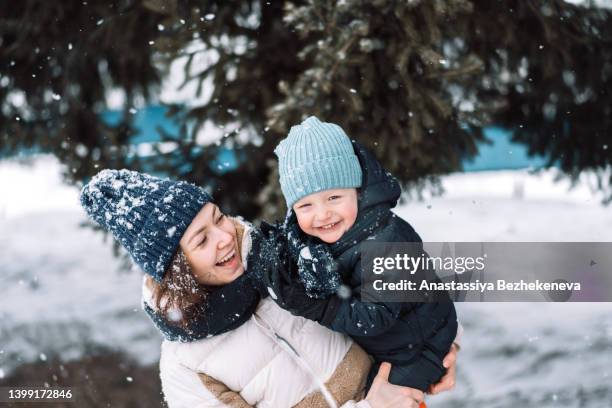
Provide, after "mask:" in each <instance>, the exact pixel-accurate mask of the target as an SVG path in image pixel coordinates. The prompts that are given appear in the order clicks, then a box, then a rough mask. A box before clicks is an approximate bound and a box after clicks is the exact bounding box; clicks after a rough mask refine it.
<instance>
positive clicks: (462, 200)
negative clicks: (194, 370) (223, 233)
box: [0, 156, 612, 407]
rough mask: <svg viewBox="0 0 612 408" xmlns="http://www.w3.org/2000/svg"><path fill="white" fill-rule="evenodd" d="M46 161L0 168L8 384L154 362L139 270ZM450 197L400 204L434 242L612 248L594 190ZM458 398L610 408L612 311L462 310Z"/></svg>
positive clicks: (0, 312) (488, 177) (3, 358)
mask: <svg viewBox="0 0 612 408" xmlns="http://www.w3.org/2000/svg"><path fill="white" fill-rule="evenodd" d="M60 173H61V166H60V165H59V164H58V163H57V161H56V160H55V159H53V158H51V157H49V156H40V157H37V158H35V159H34V160H33V161H32V162H31V163H30V164H29V165H26V164H24V163H19V162H16V161H12V160H4V161H0V278H1V279H2V282H3V285H1V286H0V299H1V300H0V302H1V303H0V378H1V377H2V376H4V375H6V373H7V372H8V371H10V370H11V369H12V368H14V367H15V366H17V365H19V364H20V363H21V362H24V361H32V360H35V359H47V358H49V356H50V355H53V354H59V355H61V356H62V357H63V358H71V357H78V356H79V355H80V354H82V353H84V352H87V350H89V349H90V348H91V347H95V346H97V345H104V346H108V347H111V348H116V349H122V350H126V351H127V352H128V353H130V354H132V355H134V356H135V357H137V358H138V359H139V360H140V361H142V362H144V363H149V362H152V361H155V360H156V359H157V357H158V353H159V343H160V337H159V335H158V334H157V332H156V331H155V329H153V328H152V326H151V325H150V324H149V322H148V321H147V319H146V317H145V316H144V314H143V313H142V312H141V311H140V280H141V274H140V273H139V272H137V271H132V272H129V273H120V272H119V264H118V261H117V260H115V258H113V256H112V249H111V245H110V244H109V242H106V243H105V242H104V241H103V237H102V236H101V235H100V234H95V233H93V232H92V231H91V230H89V229H85V228H80V224H81V223H82V222H84V221H85V214H84V212H83V211H82V210H81V208H80V207H79V205H78V200H77V197H78V191H77V189H76V188H74V187H68V186H64V185H63V184H62V183H61V177H60ZM443 184H444V186H445V189H446V191H447V192H446V194H445V195H444V196H443V197H437V198H427V199H426V200H425V201H423V202H412V203H408V204H404V205H402V206H401V207H400V208H399V209H398V210H397V212H398V214H399V215H401V216H402V217H404V218H406V219H407V220H409V221H410V222H411V223H412V224H413V225H414V227H415V228H416V230H417V231H418V232H419V233H420V234H421V236H422V237H423V239H424V240H426V241H611V240H612V239H611V238H612V232H611V231H612V209H611V208H609V207H603V206H601V204H600V197H597V196H595V195H593V194H592V193H591V191H590V189H589V188H588V185H589V182H588V180H587V179H585V180H583V182H581V183H580V184H579V185H578V186H577V188H576V189H574V190H572V191H568V189H567V187H568V184H567V183H560V184H555V183H553V174H552V173H550V172H546V173H543V174H542V175H539V176H534V175H530V174H529V173H528V172H527V171H523V170H517V171H498V172H483V173H470V174H455V175H451V176H448V177H445V178H444V180H443ZM458 310H459V314H460V318H461V320H462V322H463V324H464V326H465V329H466V332H465V336H464V338H463V345H462V347H463V350H462V351H461V353H460V361H459V377H458V386H457V389H456V391H454V392H452V393H446V394H445V395H442V396H439V397H434V398H432V400H431V403H432V404H435V406H436V407H455V406H467V405H472V406H474V405H475V406H481V407H514V406H519V405H520V406H524V407H531V406H533V407H536V406H537V407H609V406H612V386H611V385H610V384H612V368H611V367H612V313H611V312H612V304H603V303H602V304H577V303H572V304H550V303H537V304H536V303H533V304H530V303H518V304H517V303H512V304H502V303H486V304H474V303H471V304H459V305H458Z"/></svg>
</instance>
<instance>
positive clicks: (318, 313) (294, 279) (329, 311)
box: [277, 273, 339, 326]
mask: <svg viewBox="0 0 612 408" xmlns="http://www.w3.org/2000/svg"><path fill="white" fill-rule="evenodd" d="M277 290H278V293H279V300H278V303H279V304H280V305H281V306H282V307H283V309H285V310H287V311H289V312H290V313H291V314H292V315H294V316H301V317H305V318H306V319H309V320H314V321H316V322H319V323H321V324H323V325H325V326H329V324H330V323H331V321H332V320H333V318H334V316H335V313H334V311H335V310H336V308H337V306H338V304H339V299H338V298H337V297H336V296H334V295H332V296H329V297H328V298H326V299H316V298H313V297H311V296H309V294H308V293H307V292H306V288H305V287H304V285H303V284H302V283H301V282H300V280H299V278H298V276H297V275H293V274H290V273H286V274H283V275H282V277H281V279H280V281H279V285H278V289H277Z"/></svg>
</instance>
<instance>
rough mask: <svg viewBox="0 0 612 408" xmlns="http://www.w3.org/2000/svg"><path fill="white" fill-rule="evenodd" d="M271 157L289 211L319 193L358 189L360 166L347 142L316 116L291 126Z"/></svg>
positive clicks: (333, 125) (338, 129) (340, 129)
mask: <svg viewBox="0 0 612 408" xmlns="http://www.w3.org/2000/svg"><path fill="white" fill-rule="evenodd" d="M274 153H276V155H277V156H278V173H279V176H280V185H281V190H282V191H283V195H284V196H285V201H286V202H287V207H288V208H291V207H292V206H293V204H295V202H296V201H298V200H300V199H302V198H304V197H306V196H307V195H310V194H313V193H317V192H319V191H324V190H329V189H332V188H358V187H360V186H361V166H360V165H359V159H358V158H357V156H356V155H355V151H354V150H353V145H352V143H351V141H350V139H349V138H348V136H347V135H346V133H344V131H343V130H342V128H341V127H340V126H338V125H336V124H333V123H325V122H321V121H320V120H319V119H317V118H316V117H315V116H311V117H309V118H308V119H306V120H304V121H303V122H302V123H300V124H299V125H296V126H292V127H291V129H290V130H289V135H287V137H286V138H285V139H284V140H282V141H281V142H280V143H279V144H278V146H276V149H274Z"/></svg>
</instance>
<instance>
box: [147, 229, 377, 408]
mask: <svg viewBox="0 0 612 408" xmlns="http://www.w3.org/2000/svg"><path fill="white" fill-rule="evenodd" d="M246 227H247V228H248V225H247V226H246ZM248 237H249V234H248V233H245V234H244V236H243V245H242V251H241V252H242V254H243V256H245V255H246V254H247V253H248V251H249V249H250V240H249V238H248ZM243 261H244V262H245V266H246V259H243ZM143 300H144V301H145V302H147V303H148V304H149V306H151V307H154V305H153V301H152V295H151V291H150V290H149V288H148V287H147V284H146V279H145V282H144V284H143ZM370 366H371V361H370V358H369V357H368V355H367V354H366V353H365V352H364V351H363V349H361V348H360V347H359V346H358V345H357V344H354V343H353V341H352V340H351V339H350V338H349V337H347V336H345V335H343V334H340V333H335V332H332V331H331V330H329V329H327V328H325V327H323V326H321V325H319V324H318V323H316V322H313V321H310V320H307V319H304V318H302V317H296V316H293V315H291V314H290V313H289V312H287V311H285V310H283V309H282V308H280V307H279V306H278V305H276V303H274V301H273V300H271V299H270V298H267V299H263V300H262V301H261V302H260V303H259V305H258V306H257V309H256V311H255V313H254V314H253V316H252V317H251V318H250V319H249V320H247V321H246V322H245V323H244V324H242V325H241V326H240V327H238V328H236V329H234V330H232V331H229V332H227V333H223V334H220V335H217V336H212V337H209V338H206V339H203V340H199V341H194V342H190V343H181V342H172V341H167V340H166V341H164V342H163V343H162V347H161V358H160V377H161V383H162V390H163V392H164V396H165V399H166V401H167V403H168V406H169V408H182V407H189V408H196V407H198V408H204V407H207V408H213V407H214V408H221V407H232V408H234V407H240V408H247V407H262V408H267V407H274V408H289V407H298V408H306V407H308V408H318V407H321V408H323V407H328V406H330V405H331V406H334V405H335V404H337V405H338V406H341V407H342V408H351V407H355V408H370V404H368V402H367V401H365V400H363V401H360V402H355V400H358V399H361V398H362V397H363V389H364V387H365V381H366V378H367V374H368V371H369V369H370ZM330 400H332V401H330Z"/></svg>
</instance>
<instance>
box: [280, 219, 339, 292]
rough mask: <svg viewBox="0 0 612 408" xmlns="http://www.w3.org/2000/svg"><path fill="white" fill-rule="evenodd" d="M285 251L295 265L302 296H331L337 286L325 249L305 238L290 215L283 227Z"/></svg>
mask: <svg viewBox="0 0 612 408" xmlns="http://www.w3.org/2000/svg"><path fill="white" fill-rule="evenodd" d="M283 228H284V230H285V231H284V233H285V235H286V237H287V249H288V251H289V255H290V256H291V258H292V259H293V260H294V261H295V262H297V266H298V274H299V280H300V281H301V282H302V283H303V284H304V289H305V291H306V293H307V294H308V295H309V296H311V297H314V298H325V297H327V296H331V295H333V294H334V293H336V291H337V290H338V288H339V287H340V285H341V281H340V275H339V273H338V268H337V264H336V261H335V260H334V259H333V258H332V255H331V253H330V252H329V250H328V248H327V246H326V245H325V244H322V243H320V242H316V241H315V239H313V238H311V237H308V236H306V235H305V234H304V233H302V231H301V230H300V227H299V225H298V223H297V220H296V218H295V215H294V214H293V213H291V214H290V215H289V216H288V217H287V219H286V220H285V224H284V225H283Z"/></svg>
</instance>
